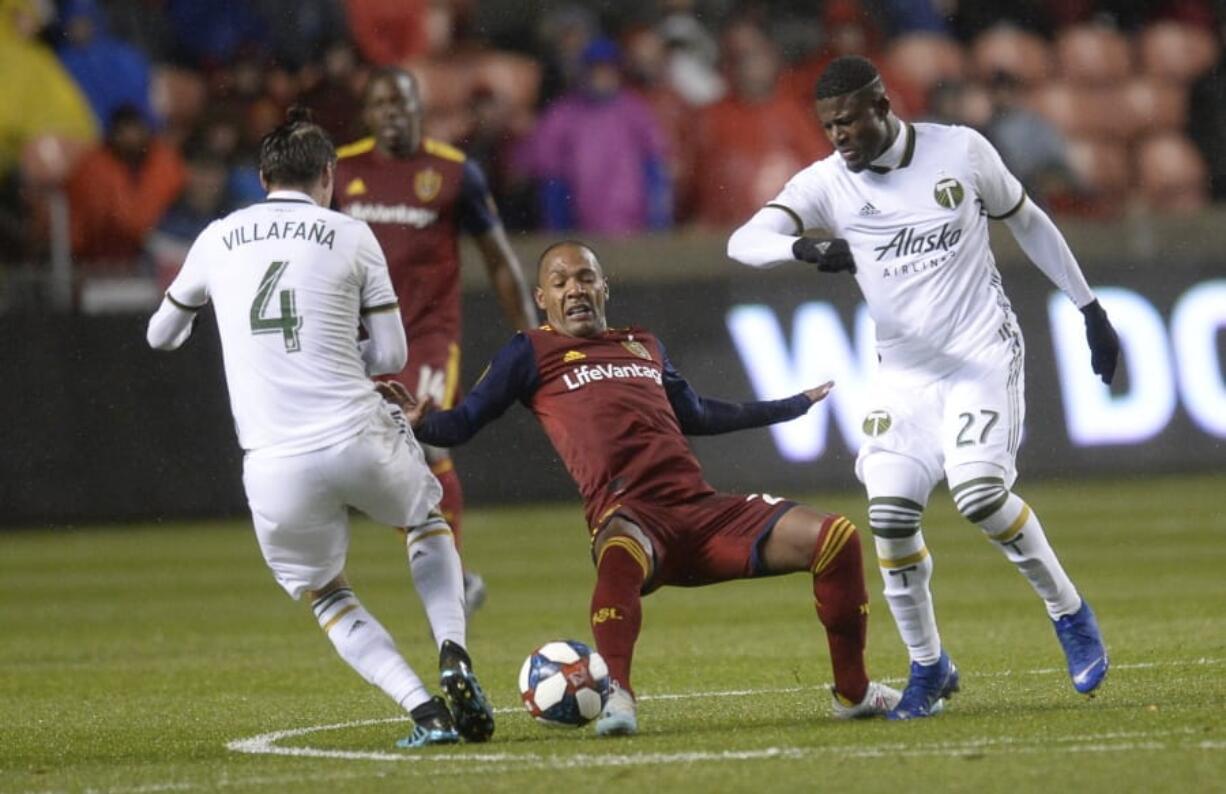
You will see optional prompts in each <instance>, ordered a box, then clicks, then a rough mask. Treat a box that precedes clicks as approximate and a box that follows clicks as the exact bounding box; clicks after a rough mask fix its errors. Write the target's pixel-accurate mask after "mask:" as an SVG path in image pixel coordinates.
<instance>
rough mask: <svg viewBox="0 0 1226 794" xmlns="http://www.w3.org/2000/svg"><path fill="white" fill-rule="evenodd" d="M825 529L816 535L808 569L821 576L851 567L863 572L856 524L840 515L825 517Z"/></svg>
mask: <svg viewBox="0 0 1226 794" xmlns="http://www.w3.org/2000/svg"><path fill="white" fill-rule="evenodd" d="M827 522H828V523H827V524H826V528H825V531H824V532H822V533H821V534H820V535H819V536H818V540H817V546H816V549H815V550H814V556H813V562H812V566H811V568H810V570H812V572H813V575H814V576H817V577H823V576H826V575H830V574H832V573H835V572H838V571H841V570H844V569H847V568H851V569H854V570H856V571H859V572H860V573H861V575H862V574H863V572H864V569H863V562H862V560H861V551H860V533H859V531H858V530H857V529H856V525H855V524H853V523H851V521H849V520H847V518H845V517H843V516H841V515H832V516H830V517H829V518H828V519H827Z"/></svg>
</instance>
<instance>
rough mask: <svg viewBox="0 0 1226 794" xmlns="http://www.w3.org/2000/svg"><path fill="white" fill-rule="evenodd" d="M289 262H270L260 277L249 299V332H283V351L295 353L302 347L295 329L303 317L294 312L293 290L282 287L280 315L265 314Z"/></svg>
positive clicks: (295, 308)
mask: <svg viewBox="0 0 1226 794" xmlns="http://www.w3.org/2000/svg"><path fill="white" fill-rule="evenodd" d="M287 267H289V262H273V263H272V264H271V265H269V266H268V270H267V271H265V272H264V277H263V278H262V279H260V288H259V290H258V291H257V292H256V293H255V300H253V301H251V333H253V334H282V335H284V337H285V352H286V353H297V352H298V351H299V350H301V349H302V341H301V340H300V339H299V338H298V329H299V328H301V327H302V318H301V317H300V316H299V315H298V312H297V300H296V299H295V298H294V291H293V290H292V289H283V290H281V293H280V295H281V297H280V300H281V314H279V315H278V316H276V317H265V316H264V312H265V311H266V310H267V309H268V301H269V300H270V299H271V298H272V293H273V290H275V289H276V288H277V282H278V281H280V280H281V276H282V275H283V274H284V273H285V268H287Z"/></svg>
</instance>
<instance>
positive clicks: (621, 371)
mask: <svg viewBox="0 0 1226 794" xmlns="http://www.w3.org/2000/svg"><path fill="white" fill-rule="evenodd" d="M612 378H646V379H648V380H652V381H655V382H656V384H657V385H659V384H660V383H663V382H664V381H663V376H662V375H661V374H660V370H658V369H656V368H655V367H648V366H644V365H643V364H625V365H622V366H618V365H616V364H598V365H596V366H590V365H588V364H584V365H583V366H581V367H575V368H574V369H572V370H571V371H570V372H566V373H563V375H562V382H563V383H565V384H566V388H567V390H569V391H574V390H575V389H578V388H582V387H583V386H586V385H587V384H589V383H591V382H592V381H597V380H605V379H612Z"/></svg>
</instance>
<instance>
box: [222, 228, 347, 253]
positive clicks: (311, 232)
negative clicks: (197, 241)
mask: <svg viewBox="0 0 1226 794" xmlns="http://www.w3.org/2000/svg"><path fill="white" fill-rule="evenodd" d="M264 240H306V241H307V242H309V243H316V244H318V245H324V246H327V247H328V250H332V244H333V243H334V242H336V230H335V229H329V228H328V227H327V225H325V224H324V222H323V221H315V222H314V223H306V222H305V221H273V222H272V223H260V222H259V221H256V222H255V223H253V224H251V225H250V226H239V227H237V228H234V229H231V230H230V231H229V233H227V234H226V235H225V236H224V237H222V238H221V241H222V242H223V243H225V246H226V250H227V251H233V250H234V249H235V248H237V247H239V246H240V245H246V244H247V243H259V242H263V241H264Z"/></svg>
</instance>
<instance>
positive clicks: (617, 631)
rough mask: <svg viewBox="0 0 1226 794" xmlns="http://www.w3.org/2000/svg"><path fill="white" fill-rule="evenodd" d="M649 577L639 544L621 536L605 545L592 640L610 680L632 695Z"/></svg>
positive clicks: (598, 575) (594, 603)
mask: <svg viewBox="0 0 1226 794" xmlns="http://www.w3.org/2000/svg"><path fill="white" fill-rule="evenodd" d="M646 575H647V555H646V554H645V553H644V552H643V549H642V548H641V547H640V546H639V544H638V543H636V542H635V541H633V540H631V539H630V538H627V537H622V536H618V537H614V538H611V539H610V540H609V541H608V542H606V543H605V545H604V548H603V550H602V551H601V553H600V559H599V560H598V561H597V563H596V589H595V590H593V591H592V637H593V638H594V639H595V640H596V650H597V651H598V652H599V653H600V655H601V656H603V657H604V660H605V662H606V663H607V664H608V665H609V677H610V678H611V679H612V680H614V681H616V682H617V683H619V684H621V686H622V687H623V688H625V689H626V690H628V691H629V692H630V693H631V694H633V693H634V690H633V689H631V687H630V660H631V658H632V657H633V656H634V643H635V642H636V641H637V640H638V637H639V627H640V626H641V625H642V622H643V607H642V596H641V594H640V591H641V590H642V588H643V580H644V579H645V578H646Z"/></svg>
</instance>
